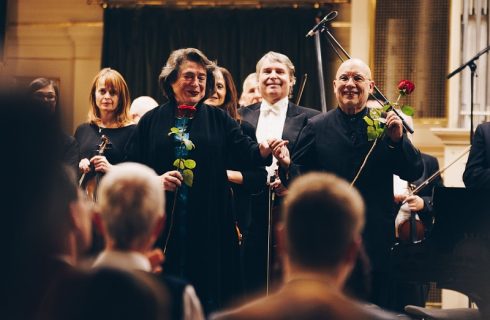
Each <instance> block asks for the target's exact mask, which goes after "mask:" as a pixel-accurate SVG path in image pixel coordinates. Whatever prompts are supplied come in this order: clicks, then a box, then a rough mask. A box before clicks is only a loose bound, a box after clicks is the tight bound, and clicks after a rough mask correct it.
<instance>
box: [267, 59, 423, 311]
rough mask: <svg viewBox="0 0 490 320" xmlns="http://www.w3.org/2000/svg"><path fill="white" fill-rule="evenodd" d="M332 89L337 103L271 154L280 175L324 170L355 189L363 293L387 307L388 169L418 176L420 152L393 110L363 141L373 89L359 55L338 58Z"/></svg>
mask: <svg viewBox="0 0 490 320" xmlns="http://www.w3.org/2000/svg"><path fill="white" fill-rule="evenodd" d="M333 89H334V93H335V96H336V98H337V101H338V108H336V109H334V110H331V111H329V112H327V113H325V114H321V115H318V116H316V117H314V118H312V119H311V120H310V122H309V123H308V125H307V126H306V127H305V128H304V129H303V130H302V132H301V135H300V138H299V141H298V143H297V145H296V148H295V149H294V150H293V151H292V155H291V157H289V155H288V154H284V149H281V150H282V154H281V152H277V153H279V154H275V156H276V157H277V158H278V159H279V163H280V166H281V168H282V169H281V171H282V176H283V179H282V180H284V179H286V178H294V177H295V176H297V175H299V174H302V173H304V172H306V171H311V170H316V171H328V172H332V173H335V174H336V175H338V176H340V177H342V178H344V179H346V180H347V181H349V182H351V184H352V185H353V186H355V187H356V188H357V189H358V190H359V191H360V193H361V195H362V196H363V198H364V201H365V202H366V208H367V211H366V228H365V231H364V234H363V242H364V246H365V248H366V251H367V254H368V256H369V258H370V260H371V267H372V271H371V277H372V292H371V295H370V296H368V297H367V298H368V300H369V301H371V302H373V303H376V304H378V305H380V306H383V307H387V308H389V307H390V304H391V303H392V302H391V301H390V292H389V287H390V285H391V281H390V280H389V276H390V274H389V253H390V248H391V246H392V245H393V243H394V240H395V235H394V217H393V174H397V175H398V176H400V177H401V178H402V179H405V180H407V181H413V180H416V179H417V178H419V177H420V176H421V175H422V172H423V164H422V160H421V157H420V152H419V151H418V150H417V149H416V148H415V147H414V146H413V145H412V143H411V142H410V140H409V139H408V138H407V136H406V134H405V133H404V132H403V126H402V122H401V120H400V118H399V117H398V116H397V115H396V114H395V113H394V112H393V111H390V112H388V114H387V116H386V129H385V133H384V135H383V137H381V138H379V139H378V140H377V141H376V145H374V147H373V144H374V143H375V142H374V141H368V137H367V124H366V122H365V121H364V119H363V118H364V117H365V116H366V115H367V113H368V109H367V108H366V101H367V99H368V96H369V94H370V93H372V92H373V89H374V81H373V80H372V78H371V70H370V69H369V67H368V66H367V65H366V64H365V63H364V62H363V61H362V60H359V59H349V60H346V61H345V62H343V63H342V64H341V65H340V67H339V69H338V71H337V74H336V78H335V80H334V81H333ZM371 147H373V149H372V152H371V154H370V155H369V156H368V153H369V151H370V149H371ZM366 159H367V160H366ZM363 162H365V163H364V166H363ZM361 167H363V168H362V169H360V168H361ZM356 176H357V178H356Z"/></svg>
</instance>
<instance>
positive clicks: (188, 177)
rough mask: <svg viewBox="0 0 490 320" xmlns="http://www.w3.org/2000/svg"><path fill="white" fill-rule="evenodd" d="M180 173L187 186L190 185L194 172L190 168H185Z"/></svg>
mask: <svg viewBox="0 0 490 320" xmlns="http://www.w3.org/2000/svg"><path fill="white" fill-rule="evenodd" d="M182 175H183V176H184V183H185V184H186V185H187V186H189V187H192V182H193V181H194V173H193V172H192V170H189V169H185V170H184V171H182Z"/></svg>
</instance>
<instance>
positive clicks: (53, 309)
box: [40, 269, 170, 320]
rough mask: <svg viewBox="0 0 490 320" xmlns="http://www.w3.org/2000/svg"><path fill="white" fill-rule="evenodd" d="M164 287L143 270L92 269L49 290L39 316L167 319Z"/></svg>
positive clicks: (57, 319)
mask: <svg viewBox="0 0 490 320" xmlns="http://www.w3.org/2000/svg"><path fill="white" fill-rule="evenodd" d="M169 314H170V302H169V298H168V293H167V291H166V289H165V288H164V287H163V286H162V284H161V283H159V282H158V281H157V280H156V279H155V278H152V277H151V275H149V274H145V273H144V272H133V273H128V272H124V271H120V270H116V269H95V270H94V271H93V272H90V273H87V274H85V273H79V274H75V275H72V276H71V277H69V278H67V279H64V281H62V282H60V283H58V284H57V285H56V286H54V287H53V288H52V290H51V291H50V292H49V294H48V296H47V299H46V300H45V303H44V304H43V307H42V312H41V317H40V319H43V320H44V319H46V320H48V319H49V320H65V319H70V320H86V319H91V320H98V319H100V320H107V319H118V320H124V319H128V320H134V319H138V320H161V319H169Z"/></svg>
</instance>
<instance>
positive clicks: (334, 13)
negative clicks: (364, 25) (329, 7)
mask: <svg viewBox="0 0 490 320" xmlns="http://www.w3.org/2000/svg"><path fill="white" fill-rule="evenodd" d="M338 14H339V13H338V12H337V11H332V12H330V13H329V14H327V15H326V16H325V17H324V18H323V19H322V21H320V22H318V23H317V25H316V26H314V27H313V29H311V30H310V31H308V33H307V34H306V38H308V37H312V36H313V35H314V34H315V33H316V32H317V31H318V29H320V28H321V27H323V25H324V24H325V23H326V22H328V21H332V20H333V19H335V18H336V17H337V15H338Z"/></svg>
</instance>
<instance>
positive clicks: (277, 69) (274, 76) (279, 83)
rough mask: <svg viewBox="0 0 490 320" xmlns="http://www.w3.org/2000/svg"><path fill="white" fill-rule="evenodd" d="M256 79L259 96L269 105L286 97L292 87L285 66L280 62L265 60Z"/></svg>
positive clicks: (291, 80)
mask: <svg viewBox="0 0 490 320" xmlns="http://www.w3.org/2000/svg"><path fill="white" fill-rule="evenodd" d="M258 78H259V91H260V94H261V96H262V98H263V99H265V100H266V101H267V102H268V103H270V104H274V103H276V102H278V101H279V100H281V99H283V98H285V97H287V96H288V95H289V92H290V90H291V87H292V86H293V79H292V78H291V75H290V74H289V71H288V68H287V66H286V65H285V64H283V63H280V62H275V61H270V60H265V61H264V62H263V63H262V66H261V67H260V70H259V76H258Z"/></svg>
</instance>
